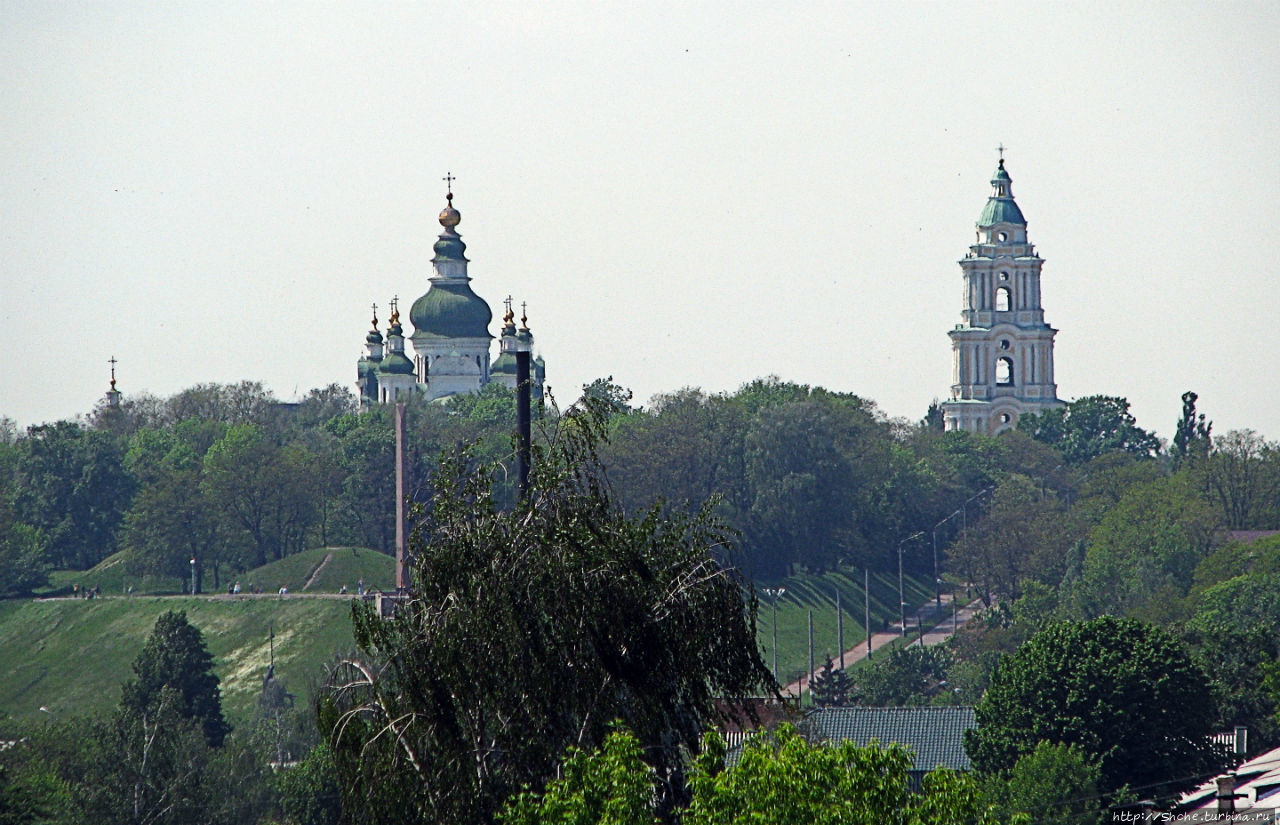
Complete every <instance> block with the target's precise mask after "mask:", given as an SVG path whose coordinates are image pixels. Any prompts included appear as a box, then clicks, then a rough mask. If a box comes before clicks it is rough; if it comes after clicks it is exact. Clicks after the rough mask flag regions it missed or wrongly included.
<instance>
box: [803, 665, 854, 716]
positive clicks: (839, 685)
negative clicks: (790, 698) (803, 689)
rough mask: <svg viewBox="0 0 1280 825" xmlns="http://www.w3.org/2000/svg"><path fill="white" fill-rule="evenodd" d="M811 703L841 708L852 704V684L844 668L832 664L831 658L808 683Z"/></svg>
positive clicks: (823, 706)
mask: <svg viewBox="0 0 1280 825" xmlns="http://www.w3.org/2000/svg"><path fill="white" fill-rule="evenodd" d="M809 693H810V695H811V696H812V697H813V703H814V704H815V705H817V706H818V707H820V708H843V707H847V706H849V705H851V704H853V701H852V699H853V696H852V694H853V693H854V685H853V680H852V679H850V678H849V674H848V673H845V671H844V668H842V667H841V668H837V667H834V666H833V663H832V661H831V659H827V663H826V664H825V665H823V666H822V670H821V671H820V672H819V673H818V675H817V676H814V677H813V682H811V683H810V685H809Z"/></svg>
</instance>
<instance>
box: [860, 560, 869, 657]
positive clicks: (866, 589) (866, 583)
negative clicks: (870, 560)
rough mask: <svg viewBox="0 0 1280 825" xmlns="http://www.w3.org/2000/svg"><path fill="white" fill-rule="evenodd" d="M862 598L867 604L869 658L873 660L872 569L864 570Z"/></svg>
mask: <svg viewBox="0 0 1280 825" xmlns="http://www.w3.org/2000/svg"><path fill="white" fill-rule="evenodd" d="M862 598H863V600H864V602H865V605H864V606H865V609H866V611H867V614H866V628H867V658H868V659H870V658H871V568H869V567H867V568H863V570H862Z"/></svg>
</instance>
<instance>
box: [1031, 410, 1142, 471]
mask: <svg viewBox="0 0 1280 825" xmlns="http://www.w3.org/2000/svg"><path fill="white" fill-rule="evenodd" d="M1018 429H1019V430H1021V431H1022V432H1025V433H1028V434H1030V435H1031V437H1032V438H1034V439H1036V440H1037V441H1043V442H1044V443H1046V444H1049V445H1050V446H1053V447H1056V448H1057V449H1058V450H1060V451H1061V452H1062V456H1063V458H1065V459H1066V460H1067V462H1068V463H1069V464H1083V463H1085V462H1087V461H1089V460H1090V459H1093V458H1096V457H1098V456H1100V455H1102V454H1103V453H1106V452H1111V451H1115V450H1119V451H1123V452H1127V453H1132V454H1133V455H1136V456H1141V457H1144V458H1148V457H1152V456H1154V455H1155V454H1156V453H1157V452H1159V450H1160V440H1159V439H1158V438H1156V437H1155V435H1154V434H1152V433H1150V432H1147V431H1146V430H1144V429H1142V428H1141V427H1139V426H1138V425H1137V422H1136V421H1135V420H1134V418H1133V415H1132V414H1131V413H1130V412H1129V401H1128V400H1127V399H1124V398H1120V397H1118V396H1111V395H1090V396H1086V397H1084V398H1077V399H1076V400H1075V401H1072V402H1071V403H1069V404H1067V405H1066V406H1065V407H1058V408H1054V409H1047V410H1042V411H1041V412H1039V413H1036V414H1035V415H1024V416H1022V417H1020V418H1019V419H1018Z"/></svg>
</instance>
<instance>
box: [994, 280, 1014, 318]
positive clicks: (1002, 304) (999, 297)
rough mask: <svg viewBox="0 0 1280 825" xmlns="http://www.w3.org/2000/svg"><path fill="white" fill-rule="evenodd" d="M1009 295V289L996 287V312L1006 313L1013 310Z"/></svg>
mask: <svg viewBox="0 0 1280 825" xmlns="http://www.w3.org/2000/svg"><path fill="white" fill-rule="evenodd" d="M1010 295H1011V293H1010V292H1009V287H1007V286H1001V287H996V312H1008V311H1009V310H1010V309H1012V308H1013V301H1012V299H1011V297H1010Z"/></svg>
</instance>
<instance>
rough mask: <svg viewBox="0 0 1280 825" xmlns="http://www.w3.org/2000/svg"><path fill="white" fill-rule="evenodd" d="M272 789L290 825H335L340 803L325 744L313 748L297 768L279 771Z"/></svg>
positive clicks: (329, 753) (340, 812) (336, 781)
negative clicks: (274, 788)
mask: <svg viewBox="0 0 1280 825" xmlns="http://www.w3.org/2000/svg"><path fill="white" fill-rule="evenodd" d="M275 787H276V789H277V791H278V792H279V794H280V807H281V808H282V809H283V810H284V814H285V817H286V818H287V819H288V821H289V822H290V823H293V825H338V821H339V818H340V817H341V814H342V803H341V795H340V792H339V788H338V773H337V771H336V770H335V769H334V767H333V752H332V751H330V750H329V746H328V745H326V744H324V743H323V742H322V743H320V744H319V745H316V746H315V747H314V748H312V749H311V752H310V753H308V754H307V756H306V758H305V759H303V760H302V761H301V762H299V763H298V764H297V765H295V766H294V767H292V768H289V769H287V770H284V771H281V772H280V773H279V774H278V775H277V778H276V781H275Z"/></svg>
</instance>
